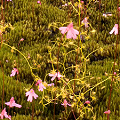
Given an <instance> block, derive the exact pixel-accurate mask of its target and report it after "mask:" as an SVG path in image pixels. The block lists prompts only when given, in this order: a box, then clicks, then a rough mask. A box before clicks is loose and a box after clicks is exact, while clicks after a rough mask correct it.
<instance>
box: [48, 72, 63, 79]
mask: <svg viewBox="0 0 120 120" xmlns="http://www.w3.org/2000/svg"><path fill="white" fill-rule="evenodd" d="M49 76H50V77H52V78H51V81H53V80H54V79H55V78H56V77H57V78H58V80H60V78H61V77H63V76H62V75H61V74H60V72H57V73H55V74H50V73H49Z"/></svg>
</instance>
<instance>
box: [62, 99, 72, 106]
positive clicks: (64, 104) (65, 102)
mask: <svg viewBox="0 0 120 120" xmlns="http://www.w3.org/2000/svg"><path fill="white" fill-rule="evenodd" d="M61 105H63V106H64V107H67V105H68V106H71V104H68V102H67V100H66V99H64V102H63V104H61Z"/></svg>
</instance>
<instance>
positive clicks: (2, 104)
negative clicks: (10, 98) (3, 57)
mask: <svg viewBox="0 0 120 120" xmlns="http://www.w3.org/2000/svg"><path fill="white" fill-rule="evenodd" d="M0 64H1V61H0ZM1 68H2V73H3V90H2V110H3V101H4V71H3V66H2V64H1Z"/></svg>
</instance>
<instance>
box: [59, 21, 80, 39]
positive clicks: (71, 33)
mask: <svg viewBox="0 0 120 120" xmlns="http://www.w3.org/2000/svg"><path fill="white" fill-rule="evenodd" d="M59 30H61V33H62V34H63V35H64V34H65V33H66V32H67V39H71V38H73V39H76V38H77V35H78V34H79V31H77V30H75V29H73V23H70V24H69V25H68V26H67V27H60V28H59Z"/></svg>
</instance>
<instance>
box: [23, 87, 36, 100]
mask: <svg viewBox="0 0 120 120" xmlns="http://www.w3.org/2000/svg"><path fill="white" fill-rule="evenodd" d="M25 94H26V96H28V99H27V101H30V102H32V100H33V97H34V98H35V99H37V97H38V95H37V94H35V92H34V90H33V89H31V90H30V91H28V92H26V93H25Z"/></svg>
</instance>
